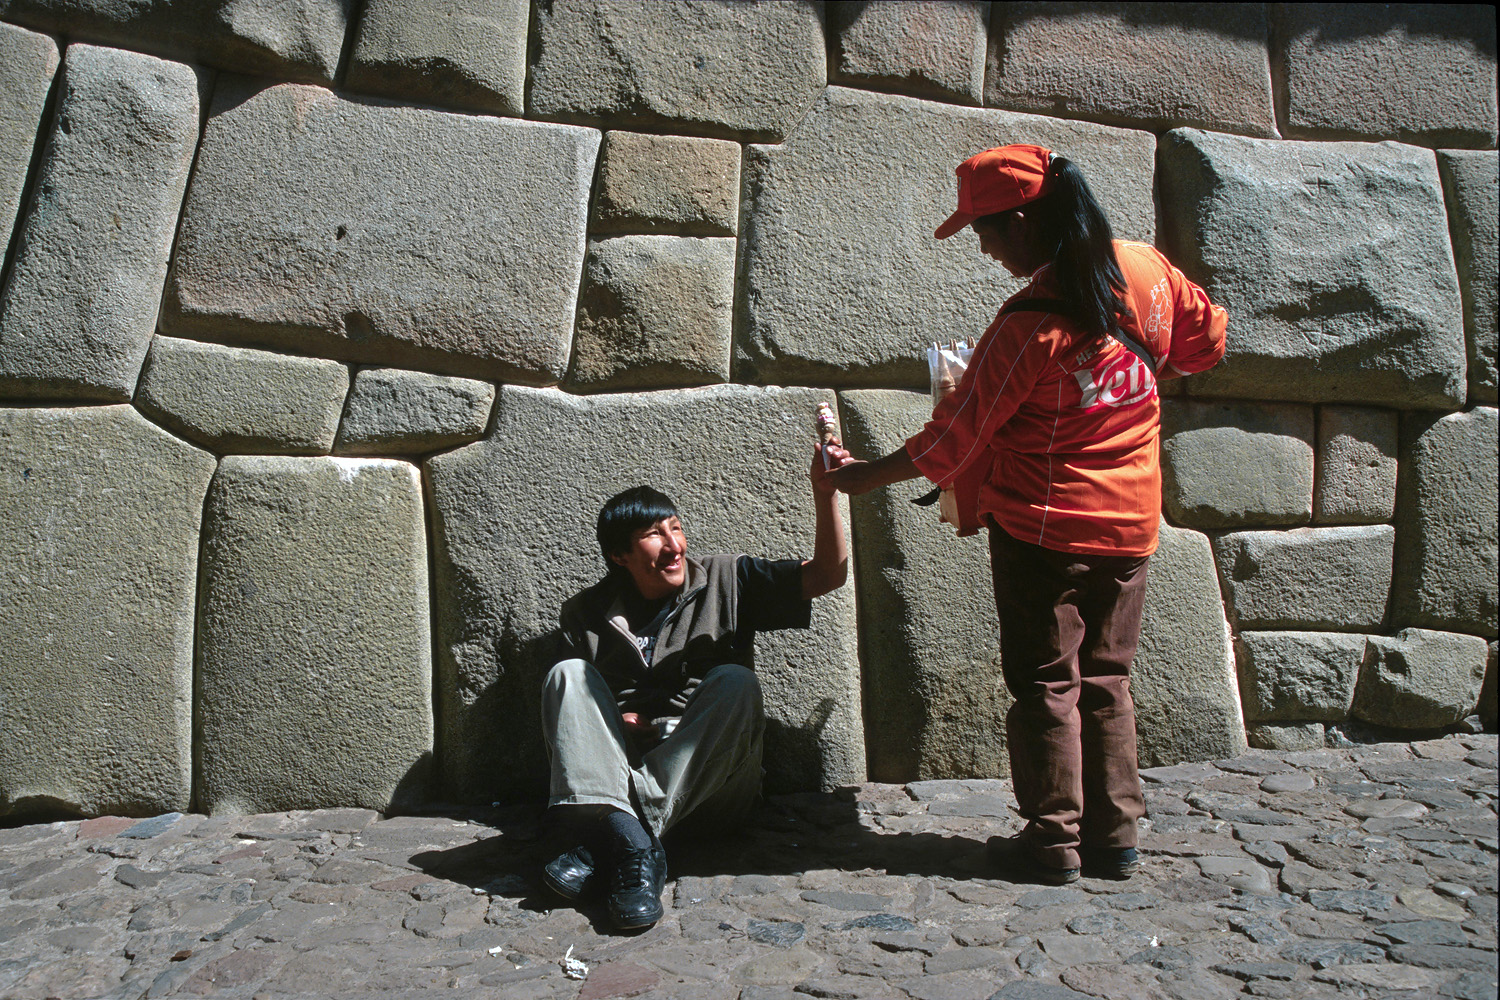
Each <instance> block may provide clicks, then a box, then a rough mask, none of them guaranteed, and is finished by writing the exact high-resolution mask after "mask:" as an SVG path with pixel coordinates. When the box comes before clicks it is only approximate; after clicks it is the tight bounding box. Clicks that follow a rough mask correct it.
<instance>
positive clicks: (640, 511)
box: [598, 486, 678, 572]
mask: <svg viewBox="0 0 1500 1000" xmlns="http://www.w3.org/2000/svg"><path fill="white" fill-rule="evenodd" d="M677 516H678V515H677V505H676V504H674V503H672V498H671V497H669V496H667V495H666V494H665V493H662V492H661V491H660V490H654V489H652V488H651V487H649V486H632V487H631V488H630V489H628V490H626V491H625V492H623V493H617V494H615V495H614V496H612V497H610V498H609V500H608V501H607V502H606V503H605V504H604V509H603V510H601V511H599V526H598V535H599V552H600V554H601V555H603V556H604V562H605V565H607V566H608V567H609V569H610V572H614V571H615V570H617V569H619V568H620V567H619V566H618V565H616V564H615V563H614V562H613V561H612V560H611V559H610V558H609V557H610V556H612V555H616V554H618V553H620V552H624V551H625V550H626V549H628V548H629V547H630V541H631V537H632V536H633V535H634V534H635V533H636V532H637V531H640V530H641V529H642V528H649V527H651V526H652V525H653V524H655V523H657V522H658V521H665V520H667V518H669V517H677Z"/></svg>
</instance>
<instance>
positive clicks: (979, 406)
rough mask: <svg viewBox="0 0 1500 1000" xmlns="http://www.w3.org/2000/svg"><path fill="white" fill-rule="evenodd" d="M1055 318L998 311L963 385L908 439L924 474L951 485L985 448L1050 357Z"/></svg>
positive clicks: (978, 457)
mask: <svg viewBox="0 0 1500 1000" xmlns="http://www.w3.org/2000/svg"><path fill="white" fill-rule="evenodd" d="M1055 322H1056V319H1055V317H1053V316H1052V315H1050V314H1048V313H1037V312H1017V313H1011V314H1008V315H1004V316H997V317H995V322H994V323H993V324H991V325H990V328H989V329H988V330H987V331H985V334H984V336H983V337H981V338H980V339H979V344H978V346H977V347H975V349H974V357H973V359H972V360H970V362H969V367H968V369H967V370H965V372H964V375H963V378H962V379H961V380H960V381H959V383H958V388H957V389H956V390H955V391H954V392H953V394H952V395H950V396H948V397H947V398H946V399H944V400H943V401H942V402H940V403H938V405H937V407H936V408H935V409H934V410H933V411H932V419H931V420H929V421H928V422H927V424H926V426H924V427H923V428H922V430H921V431H920V432H919V433H917V434H916V435H915V436H913V437H912V438H911V439H910V440H908V441H907V442H906V453H907V455H908V456H910V457H911V460H912V462H913V463H914V464H915V465H916V467H917V468H918V469H919V470H920V471H921V473H922V475H924V476H926V477H927V478H928V479H930V480H932V481H933V482H934V483H936V484H937V485H939V486H943V487H947V486H951V485H952V484H953V481H954V480H955V479H956V478H958V476H959V475H960V474H961V473H962V472H963V471H964V470H965V469H967V468H968V467H969V466H970V465H972V464H973V463H974V462H975V461H977V460H978V459H980V458H981V457H983V456H984V455H985V454H986V452H987V450H988V448H989V445H990V443H991V442H992V441H993V440H995V439H996V436H997V434H998V432H999V430H1000V428H1001V427H1003V426H1004V424H1005V422H1006V421H1007V420H1009V419H1010V418H1011V415H1012V414H1014V413H1015V412H1016V410H1017V409H1018V408H1019V407H1020V405H1021V403H1022V402H1023V401H1024V400H1025V399H1026V397H1027V396H1029V395H1030V394H1031V391H1032V389H1033V388H1034V387H1035V386H1036V383H1037V380H1038V378H1040V376H1041V374H1042V371H1043V370H1044V369H1045V367H1046V365H1047V363H1048V361H1050V360H1051V356H1052V348H1053V344H1054V342H1055V340H1056V338H1055V337H1052V336H1047V334H1048V333H1049V332H1050V331H1051V330H1052V327H1053V324H1054V323H1055Z"/></svg>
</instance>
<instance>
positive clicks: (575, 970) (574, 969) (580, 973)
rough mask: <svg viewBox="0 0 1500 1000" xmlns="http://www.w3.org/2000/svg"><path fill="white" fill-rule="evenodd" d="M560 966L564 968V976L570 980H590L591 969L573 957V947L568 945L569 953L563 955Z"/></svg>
mask: <svg viewBox="0 0 1500 1000" xmlns="http://www.w3.org/2000/svg"><path fill="white" fill-rule="evenodd" d="M558 964H559V965H561V966H562V970H563V975H565V976H567V977H568V978H569V979H586V978H588V974H589V967H588V966H587V965H585V964H584V963H583V962H580V961H579V960H578V959H576V958H574V957H573V946H572V945H568V951H567V953H566V954H565V955H563V957H562V961H561V962H559V963H558Z"/></svg>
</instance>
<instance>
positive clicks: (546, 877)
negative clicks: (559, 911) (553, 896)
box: [542, 871, 588, 900]
mask: <svg viewBox="0 0 1500 1000" xmlns="http://www.w3.org/2000/svg"><path fill="white" fill-rule="evenodd" d="M542 884H543V885H545V886H546V887H547V888H548V889H551V890H552V891H553V892H555V893H557V894H558V895H559V896H561V897H562V898H563V899H567V900H577V899H582V898H583V896H584V893H586V892H587V891H588V888H587V886H586V885H585V886H581V887H576V888H575V887H573V886H567V885H564V884H563V883H562V882H559V881H558V880H556V879H554V878H553V877H552V873H551V872H545V871H544V872H542Z"/></svg>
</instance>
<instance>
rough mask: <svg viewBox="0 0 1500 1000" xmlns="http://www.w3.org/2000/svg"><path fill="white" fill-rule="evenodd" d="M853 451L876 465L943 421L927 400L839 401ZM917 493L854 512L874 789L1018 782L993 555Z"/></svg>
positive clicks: (912, 488) (887, 494) (904, 492)
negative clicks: (929, 782)
mask: <svg viewBox="0 0 1500 1000" xmlns="http://www.w3.org/2000/svg"><path fill="white" fill-rule="evenodd" d="M840 402H841V404H842V405H841V409H842V410H843V425H844V443H845V444H846V445H847V446H848V447H849V448H850V450H852V451H853V452H854V453H855V454H856V455H859V456H861V457H874V456H876V455H884V454H887V453H888V452H890V451H892V450H894V449H895V448H896V447H898V446H899V445H900V444H901V442H902V441H903V440H905V439H906V438H907V437H908V436H909V435H911V434H913V433H915V432H916V431H917V430H918V429H920V428H921V426H922V424H923V423H924V422H925V421H926V419H927V418H928V416H930V415H931V413H932V398H931V397H930V396H929V395H928V394H927V393H915V392H901V391H897V390H890V389H857V390H854V391H852V392H847V393H843V394H842V395H841V397H840ZM923 489H924V487H923V486H921V485H919V484H917V483H906V484H902V485H898V486H895V487H892V488H891V489H886V490H876V491H874V492H873V493H869V494H866V495H865V496H862V497H855V498H854V499H853V500H851V501H850V504H849V510H850V517H851V519H852V523H853V528H854V545H855V549H856V551H857V552H858V554H859V559H858V561H857V562H856V563H855V572H856V575H857V580H856V582H857V584H858V587H859V602H860V615H859V633H860V650H861V659H862V660H863V662H864V690H865V695H864V698H865V702H864V704H865V724H866V725H865V743H866V746H867V748H868V750H867V756H868V759H869V762H870V780H872V781H890V782H907V781H917V780H926V779H929V778H973V777H997V776H999V775H1003V774H1005V773H1007V772H1008V771H1009V761H1008V760H1007V758H1006V754H1005V712H1006V709H1007V708H1008V707H1009V705H1010V701H1011V699H1010V695H1009V693H1008V692H1007V691H1006V689H1005V681H1004V678H1003V677H1002V675H1001V672H1000V632H999V624H998V622H997V620H996V617H995V599H994V588H993V586H992V583H991V577H990V558H989V546H988V545H987V544H986V538H985V536H984V535H980V536H979V537H978V538H959V537H957V536H956V535H954V533H953V529H952V528H951V527H950V526H948V525H946V524H941V523H939V522H938V520H937V513H936V511H937V508H935V507H917V506H914V505H912V504H911V503H910V502H909V500H910V498H911V497H913V496H916V495H917V494H919V493H921V492H923Z"/></svg>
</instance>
